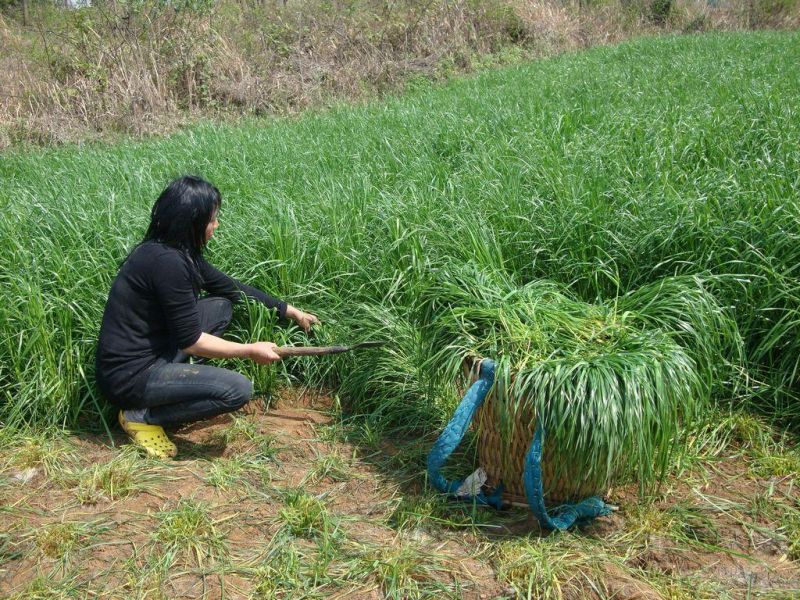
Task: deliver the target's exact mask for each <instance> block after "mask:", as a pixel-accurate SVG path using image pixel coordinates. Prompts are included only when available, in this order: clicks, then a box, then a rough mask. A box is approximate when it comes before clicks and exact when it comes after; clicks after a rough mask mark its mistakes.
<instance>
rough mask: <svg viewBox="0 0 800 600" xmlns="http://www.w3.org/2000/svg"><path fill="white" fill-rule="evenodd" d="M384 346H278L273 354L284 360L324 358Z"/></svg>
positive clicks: (369, 343) (362, 344) (370, 343)
mask: <svg viewBox="0 0 800 600" xmlns="http://www.w3.org/2000/svg"><path fill="white" fill-rule="evenodd" d="M384 344H386V342H381V341H369V342H360V343H358V344H353V345H352V346H279V347H277V348H275V352H276V353H277V354H278V356H280V357H281V358H286V357H287V356H325V355H326V354H341V353H342V352H350V351H351V350H356V349H359V348H377V347H378V346H383V345H384Z"/></svg>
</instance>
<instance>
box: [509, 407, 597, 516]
mask: <svg viewBox="0 0 800 600" xmlns="http://www.w3.org/2000/svg"><path fill="white" fill-rule="evenodd" d="M543 444H544V427H542V421H541V419H539V422H538V424H537V425H536V433H535V434H534V436H533V441H532V442H531V446H530V448H529V449H528V454H527V455H526V456H525V471H524V474H523V483H524V485H525V495H526V496H527V497H528V505H530V507H531V511H532V512H533V514H534V516H535V517H536V519H537V520H538V521H539V525H541V526H542V527H545V528H547V529H558V530H564V529H567V528H569V527H572V525H574V524H575V523H578V522H581V521H587V520H590V519H594V518H596V517H602V516H604V515H607V514H609V513H610V512H611V507H610V506H608V505H607V504H606V503H605V502H603V501H602V500H601V499H600V498H598V497H596V496H593V497H591V498H586V499H585V500H582V501H581V502H578V504H563V505H561V506H559V507H557V508H556V509H555V511H554V513H553V516H551V515H549V514H548V513H547V509H546V508H545V506H544V491H543V486H542V445H543Z"/></svg>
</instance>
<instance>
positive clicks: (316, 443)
mask: <svg viewBox="0 0 800 600" xmlns="http://www.w3.org/2000/svg"><path fill="white" fill-rule="evenodd" d="M330 404H331V402H330V399H329V398H327V397H324V396H322V397H316V398H309V397H307V396H304V395H301V394H297V393H286V394H284V396H283V397H282V398H280V399H279V400H278V401H276V402H275V403H273V405H272V406H271V407H269V409H267V410H265V409H264V408H263V407H251V408H249V409H248V410H247V411H246V412H245V413H243V414H239V415H236V416H223V417H218V418H216V419H213V420H210V421H205V422H202V423H197V424H194V425H192V426H190V427H187V428H184V429H181V430H179V431H177V432H174V433H173V439H174V440H175V441H176V443H177V445H178V447H179V457H178V460H175V461H173V462H158V461H151V460H147V459H144V458H141V457H140V456H139V455H138V454H137V453H135V452H133V451H132V449H131V448H130V446H129V445H128V444H127V443H126V440H125V438H124V436H123V435H122V434H115V438H114V440H113V442H114V445H112V444H111V441H110V440H109V438H108V436H91V435H83V436H72V437H70V438H67V439H64V440H55V441H52V442H46V441H43V440H38V441H37V440H33V441H31V440H28V441H25V442H19V443H18V444H17V445H16V446H14V445H8V446H6V448H5V449H4V450H2V453H3V455H2V456H0V465H3V469H2V471H0V502H2V508H1V509H0V597H12V598H60V597H77V598H83V597H89V598H272V597H279V598H297V597H348V598H382V597H396V598H406V597H437V598H439V597H459V598H476V599H477V598H481V599H483V598H503V597H506V598H512V597H518V596H525V595H530V596H531V597H543V598H559V597H565V598H586V597H595V598H599V597H608V598H618V599H626V598H627V599H634V598H694V597H699V598H706V597H707V598H718V597H731V598H745V597H770V598H796V597H800V562H798V558H800V556H798V554H800V552H798V546H797V545H798V543H800V542H799V541H798V540H797V538H796V535H797V531H798V530H800V524H795V525H794V527H792V526H791V525H792V523H795V522H794V521H792V520H791V519H792V518H794V517H793V515H795V514H796V512H797V509H798V508H800V501H799V500H798V493H797V489H796V486H795V476H794V475H787V476H775V475H773V474H769V475H768V476H759V475H758V473H757V469H755V470H754V466H753V464H752V461H749V460H748V459H747V457H746V456H745V455H743V454H742V453H738V452H733V451H731V452H729V453H728V454H729V456H725V455H724V454H723V455H720V456H717V457H715V458H714V459H713V460H704V461H702V462H698V464H696V465H691V466H689V467H687V468H685V469H684V470H683V471H682V472H683V476H682V478H681V479H680V480H674V481H673V482H672V485H671V486H670V488H669V489H667V490H665V491H664V493H663V494H662V496H661V497H660V498H659V499H657V500H656V501H655V502H654V503H650V504H648V503H642V502H640V501H639V500H638V498H637V496H636V494H635V491H634V490H631V489H628V488H623V489H619V490H612V491H611V495H610V498H611V501H613V502H615V503H617V504H619V505H620V510H619V512H617V513H615V514H614V515H612V516H611V517H607V518H603V519H600V520H598V521H597V522H596V523H594V524H592V525H589V526H585V527H583V528H582V529H580V530H578V531H576V532H571V533H566V534H550V535H548V534H547V533H546V532H542V531H540V530H539V529H538V527H537V526H536V524H535V522H534V521H533V520H532V519H531V518H530V516H529V515H528V513H527V512H526V511H524V510H522V509H519V510H517V509H514V510H512V511H508V512H504V513H497V512H494V511H491V510H484V509H473V508H472V507H468V506H464V505H456V504H452V503H448V502H447V501H445V500H443V499H442V498H440V497H438V496H436V495H434V494H432V493H431V492H430V491H427V490H426V489H425V485H424V474H423V472H422V466H421V463H420V457H421V456H424V452H425V451H426V450H427V448H428V447H429V445H430V444H429V442H427V441H425V442H424V443H423V442H422V441H420V440H387V439H381V438H380V436H376V435H371V434H370V432H369V431H368V429H367V430H366V431H365V430H364V429H363V428H362V429H361V430H357V428H353V427H351V426H347V425H344V424H342V423H341V422H340V421H338V420H337V419H336V418H335V417H334V416H333V415H335V414H336V411H334V410H332V409H331V406H330ZM109 465H110V466H109ZM787 515H788V516H787ZM787 519H788V520H787ZM787 523H788V524H789V525H787Z"/></svg>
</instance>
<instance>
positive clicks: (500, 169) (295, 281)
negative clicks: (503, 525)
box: [0, 33, 800, 448]
mask: <svg viewBox="0 0 800 600" xmlns="http://www.w3.org/2000/svg"><path fill="white" fill-rule="evenodd" d="M798 41H800V37H798V35H797V34H796V33H793V34H767V33H764V34H748V35H707V36H695V37H681V38H664V39H658V40H643V41H638V42H635V43H629V44H624V45H621V46H619V47H615V48H598V49H594V50H592V51H589V52H586V53H584V54H579V55H574V56H565V57H561V58H557V59H552V60H548V61H542V62H537V63H531V64H527V65H524V66H520V67H515V68H511V69H506V70H501V71H497V72H492V73H487V74H484V75H481V76H479V77H475V78H472V79H467V80H462V81H457V82H453V83H451V84H448V85H447V86H445V87H443V88H440V89H435V90H428V91H420V92H417V93H412V94H409V95H406V96H405V97H402V98H398V99H395V100H391V101H388V102H385V103H381V104H374V105H369V106H363V107H356V108H352V107H337V108H334V109H333V110H330V111H327V112H324V113H320V114H309V115H307V116H305V117H303V118H301V119H298V120H296V121H271V122H265V121H253V122H252V123H249V124H245V125H242V126H240V127H237V128H230V127H218V126H213V125H204V126H199V127H197V128H195V129H192V130H191V131H188V132H185V133H181V134H178V135H175V136H172V137H170V138H168V139H164V140H160V141H154V142H147V143H136V144H134V143H123V144H120V145H116V146H112V147H102V146H85V147H75V148H63V149H60V150H55V151H43V152H34V153H22V152H18V153H6V154H5V155H3V156H2V157H0V179H1V180H2V186H1V187H0V205H2V207H3V211H2V216H0V283H1V285H0V315H2V316H1V317H0V383H1V385H2V390H3V400H2V407H1V408H0V414H1V415H2V420H3V422H4V423H6V424H21V423H31V424H60V425H69V426H74V425H76V424H77V423H78V422H79V421H80V419H81V418H82V417H85V418H86V420H87V421H91V420H97V418H98V417H97V413H98V411H99V410H102V407H103V403H102V400H101V399H99V398H98V397H97V395H96V393H95V391H94V388H93V375H92V367H91V365H92V363H93V360H92V356H93V349H94V340H95V336H96V334H97V331H98V328H99V323H100V316H101V314H102V308H103V302H104V299H105V296H106V294H107V291H108V289H109V286H110V283H111V280H112V278H113V276H114V274H115V271H116V268H117V265H118V264H119V262H120V261H121V260H122V258H123V257H124V256H125V254H126V252H127V251H128V249H130V248H131V247H132V246H133V244H134V243H135V242H136V241H137V240H138V239H140V237H141V235H142V233H143V231H144V228H145V225H146V219H147V215H148V211H149V208H150V206H151V204H152V202H153V200H154V199H155V197H156V196H157V194H158V193H159V192H160V190H161V189H162V188H163V186H164V185H165V183H166V182H167V181H168V180H169V179H170V178H172V177H174V176H176V175H179V174H181V173H184V172H194V173H198V174H201V175H203V176H204V177H206V178H208V179H210V180H211V181H213V182H214V183H215V184H216V185H217V186H218V187H219V188H220V189H221V190H222V193H223V196H224V201H223V208H222V213H221V222H222V226H221V228H220V229H219V231H218V236H217V237H216V238H215V240H214V241H213V242H212V245H211V247H210V249H209V256H210V258H211V260H212V262H214V263H216V264H217V265H218V266H219V267H220V268H222V269H223V270H225V271H227V272H229V273H231V274H233V275H235V276H238V277H240V278H242V279H245V280H247V281H249V282H251V283H253V284H255V285H258V286H261V287H263V288H264V289H266V290H268V291H270V292H271V293H273V294H275V295H278V296H282V297H285V298H286V299H288V300H290V301H291V302H293V303H295V304H297V305H299V306H303V307H307V308H308V309H310V310H314V311H317V312H318V313H319V314H320V316H321V317H322V320H323V322H324V323H325V324H326V325H325V327H324V328H323V329H322V330H320V331H319V332H318V333H317V334H316V336H317V339H318V341H322V342H327V341H334V340H336V341H355V340H358V339H361V338H367V337H378V338H380V337H383V338H386V339H389V340H390V341H391V342H392V343H391V344H390V345H388V346H387V347H386V348H385V349H383V350H376V351H369V352H365V353H362V354H353V355H350V356H342V357H339V358H335V359H334V358H331V359H324V360H319V361H311V360H303V361H295V362H290V361H286V364H284V365H281V366H280V367H279V369H283V371H282V372H281V377H283V378H287V377H288V378H296V379H299V380H303V381H308V382H311V383H318V382H320V381H324V382H326V383H328V384H333V385H336V386H338V389H339V390H340V393H341V395H342V397H343V398H345V399H346V401H347V402H349V405H350V406H351V408H353V409H354V410H357V411H364V412H367V411H369V412H372V413H373V414H374V416H375V418H377V419H379V420H381V421H383V422H385V423H392V424H395V425H396V424H402V425H405V426H411V427H413V428H415V429H417V430H420V429H422V430H425V429H428V430H433V429H436V428H438V427H439V426H440V425H441V422H442V420H443V419H445V418H446V416H447V415H448V414H449V412H450V411H451V409H452V407H453V406H454V403H455V401H456V400H457V393H456V386H455V384H454V382H453V381H452V378H451V374H452V373H451V372H450V371H448V369H447V361H446V360H445V356H444V354H443V353H442V351H443V350H445V349H446V348H447V347H448V346H454V347H461V348H467V347H470V348H471V349H472V350H481V351H484V352H487V353H489V352H492V353H493V352H499V353H501V354H502V355H503V356H508V357H510V358H509V360H511V359H512V358H511V357H514V356H517V358H519V357H520V356H523V354H514V351H513V350H512V351H511V352H508V344H509V343H511V342H513V332H510V333H509V331H510V330H508V329H503V328H497V329H496V330H493V331H494V332H491V335H489V336H487V337H483V336H484V335H485V334H484V331H485V329H482V328H480V327H479V328H478V329H476V330H475V331H472V330H471V329H469V327H467V325H466V324H468V323H469V322H472V321H474V320H475V319H476V318H477V317H476V314H477V313H478V312H480V310H481V306H484V305H486V306H491V307H492V310H494V311H495V312H494V313H493V314H494V316H492V318H493V319H494V318H497V319H500V320H502V319H501V317H502V315H501V314H500V312H498V311H502V310H503V309H504V307H505V305H506V303H507V301H508V300H509V298H508V294H512V295H513V293H515V292H514V291H513V290H519V289H523V290H536V293H537V294H540V293H541V294H544V295H545V296H546V295H548V294H551V295H552V297H553V298H555V300H553V302H554V303H555V304H554V305H555V306H556V307H557V308H558V310H559V311H560V312H559V314H560V315H562V316H563V315H566V316H567V317H569V318H572V317H571V316H570V315H573V316H574V311H572V310H571V309H570V308H569V307H570V306H585V305H589V306H593V307H596V308H595V309H592V310H597V311H599V312H598V313H597V315H594V316H593V314H590V315H588V316H587V315H586V314H583V313H580V314H582V315H583V316H582V317H581V318H588V319H589V321H592V320H593V319H595V317H596V318H597V319H598V320H599V321H598V322H600V323H602V324H603V325H602V327H601V329H603V328H605V327H606V326H607V325H609V323H616V322H618V321H619V320H621V319H622V320H623V321H624V323H625V326H626V327H629V329H630V331H629V333H630V335H629V336H628V337H627V338H625V339H628V340H630V341H631V343H633V344H634V345H636V344H638V345H639V347H646V348H648V349H649V350H648V352H651V356H655V355H657V354H658V352H661V350H663V353H665V355H670V356H674V357H676V358H675V360H679V361H682V362H680V365H691V370H692V373H693V375H692V376H691V377H688V378H685V379H681V381H683V382H687V383H686V386H688V387H683V388H680V390H681V391H675V390H674V389H671V388H669V386H666V384H665V383H663V381H662V383H660V384H659V386H660V387H659V386H655V387H651V388H650V389H649V391H648V392H647V393H649V394H652V397H653V398H654V399H655V398H656V397H662V396H665V395H666V396H668V395H669V394H672V393H675V394H676V395H675V400H676V402H678V403H682V404H687V405H688V404H694V403H698V402H699V403H700V404H702V402H701V401H702V400H703V399H704V398H708V397H711V396H713V397H715V398H716V399H718V400H719V401H723V402H725V401H729V400H730V398H731V397H732V395H733V394H734V393H736V394H741V393H743V392H745V391H746V389H745V388H742V387H737V385H739V383H740V382H741V381H743V380H744V381H749V382H751V383H753V382H755V383H753V384H752V385H751V386H750V391H751V392H753V394H751V395H752V396H753V400H754V402H756V403H758V404H759V405H760V406H762V407H763V408H766V409H767V410H768V411H769V412H770V414H772V415H775V416H778V417H781V418H784V419H788V420H795V422H796V419H797V418H798V417H800V403H799V402H798V400H797V393H798V390H800V384H799V383H798V380H797V367H798V363H797V360H798V359H797V357H798V356H800V344H799V343H798V342H797V341H796V340H797V339H798V335H797V333H798V330H797V323H798V316H797V315H798V310H800V295H798V292H797V289H798V279H797V273H796V267H795V265H796V260H795V257H796V256H797V251H796V248H797V247H798V246H797V244H796V243H794V242H795V241H796V239H797V237H798V233H800V229H799V228H798V218H797V217H798V211H797V190H798V184H800V147H798V145H797V143H796V141H797V139H800V135H799V134H800V118H798V109H799V107H800V101H799V100H798V98H800V93H799V92H800V89H798V88H800V77H799V76H798V75H800V73H798V66H797V65H800V60H799V59H800V44H798ZM465 268H467V269H472V271H473V272H474V273H478V274H479V273H489V274H497V273H503V274H505V275H504V277H506V278H507V279H508V280H509V281H510V283H509V286H508V293H504V292H503V291H502V290H503V287H502V286H501V285H499V284H498V283H497V282H496V281H491V280H490V281H485V282H482V281H481V280H480V278H479V276H476V277H478V278H477V279H476V278H475V277H473V278H472V279H471V280H470V281H469V282H467V281H463V280H462V279H463V278H462V279H459V277H458V276H457V274H458V273H459V272H463V269H465ZM540 280H547V281H549V282H550V283H548V284H545V283H541V282H540ZM469 294H472V296H469ZM459 307H460V309H462V310H463V314H462V315H460V316H459V314H458V313H457V312H454V310H456V309H459ZM582 310H583V309H582ZM532 314H534V315H537V318H538V317H541V321H538V323H539V330H538V332H536V335H542V336H545V337H546V336H548V335H551V333H552V331H553V328H552V327H551V325H552V322H551V321H548V320H547V315H544V314H542V315H539V314H538V313H537V312H536V311H535V310H534V311H533V312H532ZM628 314H630V315H632V316H631V317H630V318H629V317H627V316H625V315H628ZM248 315H249V316H248ZM447 315H449V318H450V319H451V321H452V323H451V324H462V323H463V324H465V325H464V327H462V328H461V329H458V328H455V329H454V328H453V327H445V326H444V322H443V319H444V318H445V317H446V316H447ZM478 317H480V319H483V320H484V321H485V319H484V316H483V315H478ZM623 317H624V319H623ZM553 318H556V317H553ZM557 318H561V317H557ZM480 319H479V320H480ZM481 322H483V321H481ZM246 324H252V325H254V326H255V329H254V331H252V334H249V333H247V332H246V328H245V327H244V325H246ZM239 325H240V327H239V329H238V330H236V331H234V334H236V335H239V336H242V337H246V336H247V335H252V336H253V337H259V336H264V335H273V325H272V323H271V322H270V320H269V319H264V318H261V317H258V316H257V315H256V317H254V316H253V314H252V313H247V312H245V311H241V312H240V322H239ZM561 325H564V326H565V327H567V328H569V327H570V325H569V323H566V324H565V323H560V324H559V326H561ZM590 330H591V327H589V329H587V331H590ZM603 331H607V329H603ZM503 332H505V333H503ZM637 332H640V333H637ZM641 332H646V333H641ZM524 334H525V335H534V332H532V331H530V330H528V329H525V330H524ZM281 335H283V336H284V338H285V339H289V340H294V341H300V340H301V339H302V336H301V335H300V334H298V333H296V332H293V331H289V332H284V333H282V334H281ZM506 335H507V336H508V337H504V336H506ZM603 335H605V334H603ZM637 336H639V337H637ZM641 336H646V337H644V338H643V337H641ZM648 336H649V337H648ZM742 340H743V341H742ZM489 343H491V344H494V345H492V346H486V344H489ZM547 343H548V344H550V345H549V346H546V345H545V346H543V347H548V348H550V349H551V350H553V349H556V350H558V349H559V348H562V347H563V339H561V338H557V339H553V340H549V341H547ZM654 348H660V349H661V350H659V351H658V352H656V350H654ZM453 352H454V354H453V356H455V355H456V354H455V353H456V351H455V350H454V351H453ZM530 356H531V357H535V356H537V355H536V354H531V355H530ZM514 360H516V359H514ZM637 360H638V359H637ZM450 364H452V363H450ZM649 365H650V367H651V368H652V371H651V372H652V373H653V374H655V373H657V372H659V373H661V374H660V375H659V377H662V378H667V379H669V377H670V375H671V372H672V371H671V369H672V370H674V369H678V368H679V366H680V365H679V364H678V363H670V362H669V361H666V362H659V361H651V363H649ZM516 366H518V367H519V366H520V365H516ZM529 366H530V365H529ZM680 368H683V367H680ZM687 368H688V367H687ZM742 375H744V376H745V377H744V378H742ZM653 376H654V377H655V375H653ZM258 381H260V382H261V383H260V387H262V388H267V387H269V386H271V385H273V382H274V381H276V379H275V378H274V377H272V376H262V377H261V378H260V379H258ZM681 385H683V384H681ZM262 391H266V389H262ZM642 393H643V394H644V393H645V392H644V391H642ZM654 401H655V400H654ZM665 410H667V409H665ZM669 410H671V409H669ZM564 414H565V415H566V413H564ZM652 414H653V417H654V418H656V415H657V414H660V413H658V411H655V412H653V413H652ZM672 414H673V413H672V412H670V413H669V415H666V414H664V415H661V416H660V417H658V418H668V417H669V418H671V415H672ZM664 439H666V438H664ZM659 443H660V442H659ZM620 448H622V446H620Z"/></svg>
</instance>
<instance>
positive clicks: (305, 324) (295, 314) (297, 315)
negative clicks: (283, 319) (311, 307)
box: [286, 305, 319, 333]
mask: <svg viewBox="0 0 800 600" xmlns="http://www.w3.org/2000/svg"><path fill="white" fill-rule="evenodd" d="M286 316H287V317H289V318H290V319H294V321H295V322H296V323H297V324H298V325H299V326H300V327H301V328H302V329H303V331H305V332H306V333H308V332H309V331H310V330H311V326H312V325H319V319H318V318H317V316H316V315H312V314H311V313H307V312H303V311H302V310H300V309H299V308H295V307H294V306H291V305H289V306H287V307H286Z"/></svg>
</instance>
